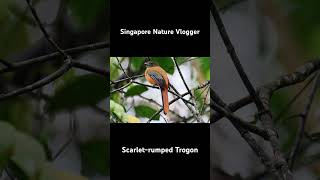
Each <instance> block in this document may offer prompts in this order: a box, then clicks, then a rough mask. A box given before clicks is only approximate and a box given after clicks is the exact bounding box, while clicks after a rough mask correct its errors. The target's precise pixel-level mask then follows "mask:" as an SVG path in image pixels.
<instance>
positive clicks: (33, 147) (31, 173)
mask: <svg viewBox="0 0 320 180" xmlns="http://www.w3.org/2000/svg"><path fill="white" fill-rule="evenodd" d="M15 139H16V142H15V147H14V152H13V156H12V157H11V160H12V161H13V162H14V164H15V165H16V166H17V168H19V170H21V171H22V172H24V174H25V176H27V177H29V178H30V179H32V178H34V177H35V176H36V174H37V173H38V170H39V169H40V167H41V165H42V164H43V163H44V162H45V161H46V154H45V152H44V150H43V148H42V146H41V145H40V144H39V143H38V142H37V141H36V140H34V139H33V138H32V137H30V136H28V135H24V134H22V133H20V132H16V138H15Z"/></svg>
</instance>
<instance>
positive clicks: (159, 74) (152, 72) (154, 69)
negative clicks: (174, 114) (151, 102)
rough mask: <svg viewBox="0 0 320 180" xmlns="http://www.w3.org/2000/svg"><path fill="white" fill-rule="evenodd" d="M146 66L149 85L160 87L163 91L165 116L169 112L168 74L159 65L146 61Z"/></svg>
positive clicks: (145, 74) (145, 73)
mask: <svg viewBox="0 0 320 180" xmlns="http://www.w3.org/2000/svg"><path fill="white" fill-rule="evenodd" d="M144 65H145V66H146V70H145V72H144V76H145V78H146V80H147V81H148V82H149V83H151V84H153V85H156V86H158V87H159V88H160V90H161V96H162V106H163V112H164V114H167V113H168V112H169V101H168V100H169V99H168V89H169V79H168V76H167V72H166V71H165V70H163V69H162V68H161V67H160V66H159V65H158V64H156V63H155V62H152V61H150V60H146V61H145V63H144Z"/></svg>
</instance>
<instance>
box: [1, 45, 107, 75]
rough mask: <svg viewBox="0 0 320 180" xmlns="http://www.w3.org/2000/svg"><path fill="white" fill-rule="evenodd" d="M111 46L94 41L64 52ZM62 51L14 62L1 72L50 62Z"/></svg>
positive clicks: (78, 51)
mask: <svg viewBox="0 0 320 180" xmlns="http://www.w3.org/2000/svg"><path fill="white" fill-rule="evenodd" d="M108 46H109V44H108V43H107V42H100V43H94V44H89V45H84V46H78V47H74V48H70V49H66V50H64V52H66V53H68V54H79V53H83V52H86V51H91V50H97V49H104V48H107V47H108ZM60 56H61V55H60V53H59V52H55V53H51V54H48V55H44V56H40V57H36V58H32V59H28V60H24V61H21V62H18V63H12V64H11V65H12V67H11V68H8V67H7V68H3V69H0V74H1V73H5V72H12V71H15V70H17V69H20V68H23V67H26V66H31V65H34V64H38V63H44V62H48V61H51V60H55V59H56V58H58V57H60Z"/></svg>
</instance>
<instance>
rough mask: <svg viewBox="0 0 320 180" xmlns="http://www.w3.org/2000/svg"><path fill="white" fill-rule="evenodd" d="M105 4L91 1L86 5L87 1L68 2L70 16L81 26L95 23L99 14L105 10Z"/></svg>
mask: <svg viewBox="0 0 320 180" xmlns="http://www.w3.org/2000/svg"><path fill="white" fill-rule="evenodd" d="M106 6H107V3H106V1H105V0H91V1H90V3H88V1H87V0H70V1H69V7H70V9H71V15H72V16H73V17H74V18H75V19H76V20H77V21H78V22H79V23H80V25H82V26H86V25H90V24H91V23H93V22H96V21H97V19H98V18H99V17H98V16H99V15H101V12H102V11H103V10H104V9H105V8H106Z"/></svg>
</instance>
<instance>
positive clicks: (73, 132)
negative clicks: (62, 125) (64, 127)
mask: <svg viewBox="0 0 320 180" xmlns="http://www.w3.org/2000/svg"><path fill="white" fill-rule="evenodd" d="M69 129H70V131H71V135H70V137H69V138H68V140H67V141H66V142H65V143H64V144H63V145H62V146H61V147H60V148H59V150H58V151H57V153H56V154H55V155H53V156H52V159H51V160H52V161H55V160H56V159H57V158H58V157H59V156H60V155H61V154H62V153H63V152H64V151H65V150H66V149H67V147H68V146H69V145H70V144H71V143H72V141H73V140H74V138H75V136H76V130H77V126H76V117H75V114H74V112H70V118H69Z"/></svg>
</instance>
